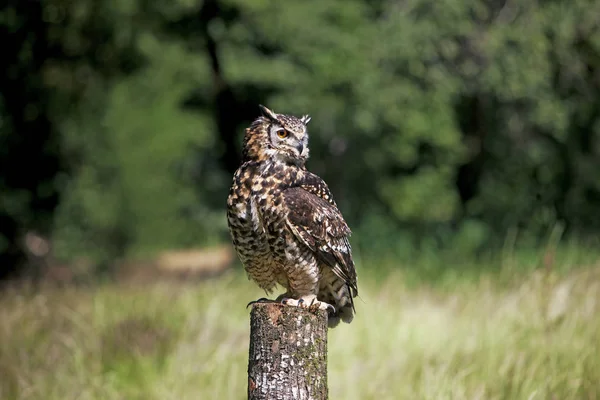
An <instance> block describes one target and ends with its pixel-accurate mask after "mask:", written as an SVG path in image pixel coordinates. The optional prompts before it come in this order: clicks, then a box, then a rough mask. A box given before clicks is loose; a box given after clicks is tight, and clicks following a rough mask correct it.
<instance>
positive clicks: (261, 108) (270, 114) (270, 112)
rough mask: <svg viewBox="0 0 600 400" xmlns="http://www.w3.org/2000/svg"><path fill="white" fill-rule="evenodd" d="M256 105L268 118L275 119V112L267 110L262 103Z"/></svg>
mask: <svg viewBox="0 0 600 400" xmlns="http://www.w3.org/2000/svg"><path fill="white" fill-rule="evenodd" d="M258 107H260V110H261V111H262V113H263V115H264V116H265V117H267V118H269V119H270V120H272V121H277V114H275V113H274V112H273V111H271V110H269V109H268V108H267V107H265V106H263V105H262V104H259V105H258Z"/></svg>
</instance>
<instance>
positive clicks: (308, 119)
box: [300, 114, 311, 125]
mask: <svg viewBox="0 0 600 400" xmlns="http://www.w3.org/2000/svg"><path fill="white" fill-rule="evenodd" d="M310 119H311V118H310V115H308V114H306V115H303V116H302V118H300V121H302V123H303V124H304V125H308V123H309V122H310Z"/></svg>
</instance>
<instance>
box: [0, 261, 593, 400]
mask: <svg viewBox="0 0 600 400" xmlns="http://www.w3.org/2000/svg"><path fill="white" fill-rule="evenodd" d="M513 267H514V268H516V269H518V268H519V265H513ZM361 272H362V271H361ZM455 275H456V276H457V277H456V278H455V279H453V280H452V283H451V284H435V283H428V282H427V281H426V280H421V281H415V280H414V279H413V280H412V281H413V283H412V284H407V282H409V281H411V280H410V279H409V276H408V273H407V272H405V270H403V269H397V271H396V272H391V273H389V274H385V275H384V276H379V277H378V278H375V277H373V278H371V277H369V276H368V274H367V273H362V274H361V276H362V279H361V280H360V282H359V284H360V291H361V298H360V299H358V301H357V312H358V315H357V316H356V319H355V320H354V322H353V323H352V324H351V325H345V324H343V325H340V326H339V327H338V328H336V329H334V330H330V333H329V391H330V398H331V399H346V400H352V399H361V400H367V399H377V400H381V399H486V400H487V399H489V400H493V399H524V400H525V399H544V400H547V399H557V400H568V399H590V400H592V399H598V398H600V262H598V263H594V262H591V263H589V264H585V265H580V266H577V267H576V268H570V271H569V272H567V273H560V274H559V273H557V272H554V271H553V270H551V269H544V268H539V269H534V270H532V271H530V272H528V273H523V274H521V275H520V276H517V275H516V274H514V273H512V272H511V273H510V276H512V278H511V279H504V280H501V279H499V277H498V274H497V273H495V274H492V273H489V274H485V273H482V274H480V275H479V276H478V277H477V278H476V279H464V280H463V279H461V278H460V273H456V274H455ZM500 281H502V284H500V283H499V282H500ZM262 294H263V293H261V292H260V290H258V289H257V288H256V287H255V285H254V284H252V283H250V282H248V281H247V280H246V278H245V276H243V275H242V274H241V273H239V272H236V271H235V270H234V271H230V272H228V273H226V274H224V275H223V276H220V277H218V278H215V279H212V280H206V281H203V282H200V283H198V282H193V283H192V282H190V283H185V282H183V283H182V282H156V283H148V282H144V283H143V284H137V285H136V284H134V283H127V284H118V283H114V284H110V285H103V286H99V287H93V288H90V287H87V288H86V287H67V288H61V289H58V288H51V287H48V288H45V289H42V290H41V291H38V292H36V293H33V294H25V292H24V291H22V290H16V289H15V290H9V291H7V292H5V293H3V294H2V296H1V298H0V321H1V324H0V398H1V399H7V400H8V399H47V400H54V399H56V400H58V399H60V400H66V399H82V400H84V399H86V400H96V399H103V400H104V399H240V400H241V399H245V398H246V384H247V377H246V366H247V364H246V362H247V352H248V333H249V321H248V319H249V317H248V313H249V311H248V310H246V309H245V305H246V303H247V302H248V301H250V300H253V299H255V298H258V297H260V296H262Z"/></svg>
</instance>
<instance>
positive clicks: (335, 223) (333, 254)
mask: <svg viewBox="0 0 600 400" xmlns="http://www.w3.org/2000/svg"><path fill="white" fill-rule="evenodd" d="M283 196H284V203H285V207H286V209H287V219H286V224H287V226H288V227H289V229H290V230H291V231H292V232H293V234H294V235H295V236H296V238H298V240H300V241H301V242H302V243H304V244H305V245H306V246H308V247H309V248H310V249H311V250H312V251H314V252H315V254H316V256H317V259H319V261H321V262H323V263H325V264H326V265H328V266H329V267H331V269H332V270H333V272H334V273H335V274H336V275H337V276H338V277H339V278H340V279H342V280H344V281H345V282H346V284H347V285H348V286H349V287H350V288H351V289H352V292H353V296H352V297H354V296H356V295H357V294H358V288H357V284H356V270H355V267H354V261H353V260H352V248H351V247H350V242H349V241H348V237H349V236H350V234H351V231H350V228H349V227H348V225H347V224H346V221H344V217H343V216H342V214H341V213H340V211H339V210H338V208H337V206H336V205H335V202H334V201H333V198H332V196H331V192H330V191H329V188H328V187H327V185H326V184H325V182H323V180H322V179H321V178H319V177H317V176H316V175H312V174H311V175H310V176H309V177H308V179H306V180H305V181H303V182H302V184H301V185H300V186H299V187H293V188H289V189H286V190H285V191H284V192H283Z"/></svg>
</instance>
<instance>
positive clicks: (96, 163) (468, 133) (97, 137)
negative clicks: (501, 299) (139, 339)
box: [0, 0, 600, 260]
mask: <svg viewBox="0 0 600 400" xmlns="http://www.w3.org/2000/svg"><path fill="white" fill-rule="evenodd" d="M598 11H600V9H599V3H597V2H594V1H589V0H574V1H572V2H569V3H566V2H562V1H554V2H543V3H535V2H529V1H525V0H517V1H511V2H508V3H507V2H497V1H488V0H485V1H484V0H479V1H475V2H462V1H458V0H452V1H445V2H431V1H427V0H409V1H403V2H397V1H376V2H367V1H363V0H351V1H344V2H342V1H341V0H327V1H320V0H319V1H317V0H310V1H304V2H291V1H288V2H281V1H275V0H252V1H240V0H219V1H214V2H201V1H198V0H178V1H176V2H170V3H168V4H163V3H160V2H154V1H133V0H131V1H126V2H114V1H100V2H91V1H83V2H79V3H77V5H67V4H66V3H65V4H63V3H62V2H49V3H48V4H47V5H45V6H44V7H42V8H41V14H39V15H37V14H35V13H34V12H32V11H31V12H28V11H26V10H25V9H21V8H19V7H17V6H8V8H6V9H3V11H2V13H1V14H0V16H2V18H1V19H0V24H2V26H5V27H6V28H7V29H16V27H18V26H20V25H19V24H21V23H23V24H25V23H30V24H33V25H35V26H39V32H45V34H47V37H48V40H49V43H51V45H48V46H47V48H44V49H43V50H44V51H43V52H41V53H40V54H37V53H35V51H34V50H35V47H32V45H31V43H33V42H31V40H33V39H23V43H22V46H20V47H19V48H18V49H15V50H14V52H15V55H14V57H13V58H12V60H13V62H12V64H10V65H8V67H7V71H8V70H11V71H12V69H11V68H13V69H15V68H16V70H17V71H21V72H22V73H21V75H19V76H20V78H19V79H21V80H19V81H18V82H21V83H23V82H25V83H26V84H27V85H30V86H32V87H35V88H37V89H39V90H41V91H42V93H43V94H44V96H45V97H44V99H47V101H46V100H43V101H42V100H40V101H39V102H38V103H36V104H35V107H37V108H36V109H38V110H41V111H40V112H43V115H49V116H51V118H50V122H51V126H50V128H51V129H50V128H49V132H50V135H51V137H52V138H54V139H53V140H55V142H58V143H60V148H57V147H56V146H55V147H50V148H48V149H47V152H49V153H51V154H52V155H53V157H56V158H58V159H59V160H61V163H62V165H64V166H65V168H63V169H61V168H57V169H56V170H55V171H54V172H52V173H51V174H50V175H49V176H47V175H40V176H39V180H40V182H36V184H35V185H34V186H32V185H29V186H27V185H25V186H27V187H20V186H19V185H17V184H13V183H11V184H6V183H3V182H2V181H0V188H1V189H2V192H3V193H2V214H3V215H6V216H7V217H8V218H9V219H10V220H11V221H12V222H15V221H16V222H15V223H16V224H17V225H19V226H20V227H26V228H30V227H34V228H35V227H38V226H41V225H42V222H41V219H42V215H43V214H42V212H41V211H40V210H38V209H36V208H35V207H34V208H32V206H30V204H34V203H35V201H36V199H37V198H38V197H43V193H44V190H46V191H48V190H50V191H51V190H52V189H53V188H54V189H55V190H56V191H57V193H58V194H59V195H60V198H59V199H58V200H59V201H57V208H56V210H55V209H54V208H52V207H46V208H47V209H46V210H45V211H46V212H47V213H48V214H49V215H50V216H52V217H53V218H54V219H53V222H54V231H55V237H56V238H57V240H58V241H59V243H60V246H59V248H60V249H61V250H60V252H61V253H62V254H64V256H66V257H67V256H73V255H74V254H81V253H83V254H87V255H90V254H92V255H93V256H94V257H95V258H98V259H106V260H108V259H111V258H114V257H117V256H124V255H127V254H147V253H151V252H153V251H155V250H158V249H160V248H164V247H178V246H191V245H201V244H209V243H213V242H218V241H222V240H227V229H226V225H225V218H224V210H223V209H224V201H225V197H226V195H227V190H228V186H229V184H230V182H231V175H232V172H233V169H235V165H236V164H237V163H238V162H239V147H240V144H241V135H242V133H243V129H244V127H245V126H247V125H248V124H249V123H250V122H251V120H252V119H253V118H255V117H256V116H257V115H258V112H259V110H258V107H257V105H258V103H259V102H260V103H263V104H267V105H268V106H269V107H271V108H273V109H275V110H276V111H279V112H289V113H295V114H304V113H308V114H311V116H312V122H311V125H310V132H311V142H310V143H311V150H312V152H311V154H312V156H311V159H310V160H309V164H308V166H309V168H310V169H311V170H314V171H315V172H317V173H318V174H320V175H321V176H323V177H324V178H325V180H326V181H327V182H328V183H329V185H330V187H331V189H332V191H333V193H334V195H335V197H336V199H337V201H338V203H339V205H340V207H341V208H342V210H343V212H344V215H345V216H346V217H347V219H348V221H349V223H350V226H351V227H352V228H353V230H354V231H355V232H357V233H358V234H357V235H356V236H357V237H358V238H357V239H356V240H358V241H359V242H360V244H361V246H363V247H380V248H381V247H382V245H381V243H378V242H377V241H378V240H379V239H377V238H378V237H383V238H384V239H385V240H386V243H390V242H393V243H394V244H393V246H409V247H410V246H413V245H414V246H415V247H416V248H417V249H418V248H420V247H422V246H425V247H429V246H434V247H436V246H437V247H448V248H461V249H463V250H464V251H466V252H477V251H480V250H481V249H484V248H488V247H489V246H491V245H495V246H496V247H499V246H501V244H502V242H503V240H504V238H505V235H506V233H507V232H509V231H511V230H512V229H517V230H518V231H519V232H521V234H522V236H528V237H529V238H531V241H532V242H535V241H536V240H537V241H538V242H539V240H540V238H544V237H545V235H546V234H547V232H549V231H550V230H551V229H552V228H553V227H554V226H555V225H556V224H564V225H565V226H566V230H565V235H567V236H568V235H572V236H587V235H591V234H595V233H597V232H598V230H599V229H600V219H599V218H598V215H600V214H599V213H598V212H597V207H598V206H597V205H598V201H599V199H600V178H599V176H600V175H598V174H597V173H596V172H595V171H597V170H598V168H599V167H600V164H599V163H600V161H599V160H600V147H599V146H598V143H599V137H600V102H599V100H598V99H600V96H599V94H600V93H599V92H600V83H599V82H598V79H597V76H598V68H600V31H599V30H598V29H597V23H596V22H597V21H596V19H595V17H594V16H595V15H596V14H597V12H598ZM39 35H41V33H39ZM52 46H54V47H52ZM56 49H58V50H56ZM11 54H12V53H11ZM36 57H37V58H36ZM34 59H35V60H37V59H40V60H41V61H40V62H39V63H38V64H39V65H38V64H35V65H34V64H32V63H33V61H32V60H34ZM33 66H35V68H34V67H33ZM25 76H28V77H29V78H27V79H26V78H25ZM28 79H29V80H28ZM25 83H24V85H25ZM27 85H25V86H27ZM13 96H16V95H13ZM0 100H1V101H0V106H2V108H0V113H2V115H4V116H8V117H9V118H3V119H2V120H1V121H2V122H0V123H1V124H2V125H0V135H2V136H1V137H3V138H4V137H9V136H10V137H15V136H14V135H19V134H20V131H18V130H19V129H22V128H19V127H20V126H21V125H19V124H18V123H19V121H20V120H19V119H18V118H16V117H15V115H12V114H11V113H13V114H14V111H12V110H11V109H8V108H7V107H6V105H7V104H9V103H8V102H10V101H11V98H8V97H7V98H2V99H0ZM32 109H33V108H32ZM15 118H16V119H15ZM5 120H6V121H7V122H6V123H5V122H4V121H5ZM7 143H8V142H7ZM9 145H10V143H9ZM11 146H12V145H11ZM9 148H14V146H13V147H10V146H9V147H7V148H6V149H9ZM6 149H4V150H2V152H1V153H0V158H1V157H4V158H7V157H8V156H7V155H6V154H8V152H9V150H6ZM9 161H10V162H8V164H9V165H7V167H6V168H9V167H10V166H11V165H13V164H14V163H15V162H14V161H13V160H12V159H10V160H9ZM11 163H12V164H11ZM33 188H35V189H33ZM44 188H45V189H44ZM6 226H8V225H6ZM23 229H25V228H23ZM6 232H7V233H5V235H6V237H7V238H8V237H9V236H10V235H11V234H12V233H10V232H9V230H8V229H6ZM390 236H391V237H392V239H389V237H390ZM400 242H402V243H400ZM407 243H409V244H407ZM387 250H388V251H390V249H389V246H388V248H387Z"/></svg>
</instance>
